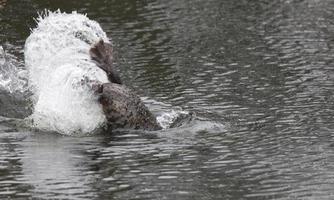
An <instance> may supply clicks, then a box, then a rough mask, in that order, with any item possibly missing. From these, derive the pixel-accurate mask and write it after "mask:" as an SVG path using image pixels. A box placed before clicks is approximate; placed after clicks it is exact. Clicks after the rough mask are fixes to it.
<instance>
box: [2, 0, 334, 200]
mask: <svg viewBox="0 0 334 200" xmlns="http://www.w3.org/2000/svg"><path fill="white" fill-rule="evenodd" d="M0 2H3V1H0ZM1 7H3V8H1ZM45 8H46V9H51V10H55V9H57V8H60V9H61V10H62V11H71V10H77V11H78V12H80V13H87V15H88V17H89V18H91V19H94V20H96V21H98V22H99V23H100V24H101V26H102V27H103V29H104V30H105V31H106V32H107V34H108V36H109V37H111V38H112V39H113V42H114V44H115V52H116V54H117V55H116V61H117V66H118V68H119V70H120V73H121V77H122V78H123V80H125V81H124V82H126V84H127V85H130V86H132V87H133V88H136V89H137V90H138V93H139V94H140V95H141V96H147V97H149V98H150V99H154V100H156V101H159V102H163V103H165V104H166V107H167V108H166V109H174V108H177V107H180V108H182V109H183V110H187V111H193V112H194V113H195V114H196V120H194V121H193V122H191V123H189V124H187V125H185V126H184V127H181V128H174V129H170V130H165V131H161V132H154V133H147V132H146V133H145V132H140V131H137V132H119V133H115V134H113V135H109V136H105V135H99V136H85V137H65V136H61V135H57V134H51V133H40V132H31V131H26V130H17V129H16V128H13V127H12V126H10V125H9V124H10V123H9V122H5V121H0V199H4V198H11V199H20V198H21V199H28V198H30V199H54V198H57V199H124V200H129V199H205V200H209V199H334V138H333V134H332V133H333V130H334V120H333V115H334V100H333V93H334V49H333V48H334V1H333V0H276V1H271V0H259V1H253V0H238V1H235V0H193V1H190V0H188V1H186V0H169V1H163V0H145V1H139V0H138V1H135V0H126V1H125V0H108V1H107V0H105V1H103V0H99V1H96V0H76V1H74V0H72V1H70V0H66V1H65V0H8V1H7V2H3V3H1V4H0V45H1V46H3V48H4V49H5V50H6V51H7V52H9V53H11V54H13V55H15V56H16V57H17V58H18V60H20V62H21V65H23V64H22V63H23V45H24V41H25V39H26V38H27V37H28V35H29V30H30V28H31V27H34V26H35V23H34V20H33V17H36V16H37V14H36V13H37V12H41V11H42V10H43V9H45ZM21 67H22V66H21ZM0 96H1V95H0ZM0 105H2V106H4V105H3V104H0ZM11 106H12V105H5V107H3V108H2V109H0V110H2V112H3V113H1V115H9V114H10V109H8V108H13V107H15V106H12V107H11ZM16 106H17V107H20V103H18V105H16ZM4 108H5V109H4ZM6 108H7V109H6ZM12 110H13V109H12Z"/></svg>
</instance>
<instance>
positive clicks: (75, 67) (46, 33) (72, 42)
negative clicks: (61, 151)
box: [25, 11, 108, 135]
mask: <svg viewBox="0 0 334 200" xmlns="http://www.w3.org/2000/svg"><path fill="white" fill-rule="evenodd" d="M37 22H38V24H37V27H36V28H35V29H33V30H32V33H31V35H30V36H29V37H28V39H27V40H26V43H25V65H26V67H27V69H28V71H29V87H30V89H31V90H32V92H33V104H34V111H33V114H32V115H31V116H30V118H31V119H32V121H33V124H34V126H36V127H37V128H39V129H42V130H48V131H57V132H59V133H62V134H67V135H71V134H74V133H90V132H93V131H94V130H95V129H96V128H98V127H100V126H101V125H102V124H103V123H104V121H105V116H104V114H103V112H102V108H101V106H100V105H99V104H98V102H97V101H96V97H95V95H94V94H93V92H92V91H91V90H90V89H89V87H88V84H89V83H88V84H87V83H83V82H84V81H83V80H85V79H88V80H94V81H98V82H101V83H105V82H108V79H107V76H106V74H105V72H104V71H102V70H101V69H100V68H98V67H96V65H95V64H94V62H93V61H92V60H91V59H90V56H89V49H90V47H91V45H93V44H94V43H96V42H98V41H99V40H101V39H103V40H104V41H108V38H107V36H106V33H105V32H104V31H103V30H102V28H101V27H100V25H99V24H98V23H97V22H95V21H92V20H90V19H88V18H87V17H86V16H85V15H82V14H78V13H76V12H72V13H70V14H66V13H61V12H60V11H57V12H48V13H47V14H46V15H45V16H40V17H39V18H38V19H37Z"/></svg>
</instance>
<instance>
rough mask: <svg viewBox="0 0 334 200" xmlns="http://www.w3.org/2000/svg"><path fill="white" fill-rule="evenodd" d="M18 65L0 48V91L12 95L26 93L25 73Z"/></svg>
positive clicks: (15, 60) (11, 56) (14, 59)
mask: <svg viewBox="0 0 334 200" xmlns="http://www.w3.org/2000/svg"><path fill="white" fill-rule="evenodd" d="M20 65H22V64H21V63H19V62H18V61H17V59H16V58H15V57H14V56H13V55H11V54H8V53H6V52H5V50H4V49H3V47H2V46H0V90H3V91H7V92H8V93H12V94H13V93H15V94H16V93H24V92H26V91H27V89H28V88H27V79H26V76H27V71H26V70H24V69H23V68H20Z"/></svg>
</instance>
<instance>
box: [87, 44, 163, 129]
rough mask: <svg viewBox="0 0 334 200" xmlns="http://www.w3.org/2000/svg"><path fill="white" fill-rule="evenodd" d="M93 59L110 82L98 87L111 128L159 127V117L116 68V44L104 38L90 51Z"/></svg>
mask: <svg viewBox="0 0 334 200" xmlns="http://www.w3.org/2000/svg"><path fill="white" fill-rule="evenodd" d="M89 53H90V56H91V58H92V59H93V60H94V61H95V62H96V64H97V66H98V67H100V68H101V69H102V70H104V71H105V72H106V73H107V76H108V79H109V81H110V83H104V84H100V85H98V86H96V89H95V93H96V94H97V95H99V102H100V104H101V105H102V108H103V112H104V114H105V116H106V119H107V122H108V128H109V129H116V128H133V129H145V130H159V129H161V127H160V125H159V124H158V123H157V120H156V118H155V116H154V115H153V114H152V113H151V112H150V111H149V110H148V108H147V107H146V106H145V104H144V103H143V102H142V101H141V100H140V98H139V96H137V95H136V93H135V92H134V91H132V90H130V89H129V88H127V87H126V86H124V85H122V81H121V79H120V77H119V75H118V73H117V72H116V70H115V69H114V67H113V58H112V46H111V44H109V43H105V42H104V41H103V40H100V41H99V42H97V43H96V44H95V45H93V46H92V48H91V49H90V51H89Z"/></svg>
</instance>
